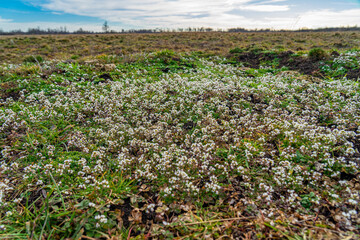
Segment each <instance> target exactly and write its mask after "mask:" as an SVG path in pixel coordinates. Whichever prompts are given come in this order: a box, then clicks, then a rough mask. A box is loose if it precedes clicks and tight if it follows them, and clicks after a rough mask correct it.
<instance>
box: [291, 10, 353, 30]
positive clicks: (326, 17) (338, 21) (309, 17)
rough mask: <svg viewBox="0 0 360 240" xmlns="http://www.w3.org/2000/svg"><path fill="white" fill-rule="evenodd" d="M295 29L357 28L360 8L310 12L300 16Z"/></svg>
mask: <svg viewBox="0 0 360 240" xmlns="http://www.w3.org/2000/svg"><path fill="white" fill-rule="evenodd" d="M299 18H300V20H299V21H298V23H297V25H296V26H295V27H297V28H299V27H308V28H319V27H338V26H355V25H359V24H360V8H357V9H351V10H344V11H338V12H336V11H330V10H321V11H309V12H306V13H304V14H302V15H300V16H299Z"/></svg>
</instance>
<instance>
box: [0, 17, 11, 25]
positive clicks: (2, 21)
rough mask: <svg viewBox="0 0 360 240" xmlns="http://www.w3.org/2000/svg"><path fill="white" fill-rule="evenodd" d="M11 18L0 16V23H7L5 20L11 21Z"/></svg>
mask: <svg viewBox="0 0 360 240" xmlns="http://www.w3.org/2000/svg"><path fill="white" fill-rule="evenodd" d="M11 21H12V19H4V18H2V17H1V16H0V23H7V22H11Z"/></svg>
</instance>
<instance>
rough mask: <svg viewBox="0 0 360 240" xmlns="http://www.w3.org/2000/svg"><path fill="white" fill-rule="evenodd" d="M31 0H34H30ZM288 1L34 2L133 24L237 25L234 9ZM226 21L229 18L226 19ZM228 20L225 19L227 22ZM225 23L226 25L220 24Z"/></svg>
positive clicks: (270, 7)
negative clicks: (232, 12) (220, 23)
mask: <svg viewBox="0 0 360 240" xmlns="http://www.w3.org/2000/svg"><path fill="white" fill-rule="evenodd" d="M30 1H31V0H30ZM284 1H286V0H264V1H260V2H259V1H256V2H257V3H255V2H254V0H224V1H219V0H131V1H130V0H102V1H98V0H46V1H42V2H41V3H39V2H38V0H37V1H36V2H33V3H34V4H37V5H39V6H41V7H43V8H44V9H47V10H51V11H58V12H65V13H70V14H76V15H81V16H91V17H98V18H101V19H104V20H105V19H106V20H108V21H110V22H117V23H121V24H123V25H125V26H129V27H174V26H178V27H184V26H212V27H229V26H234V25H235V24H234V23H235V22H236V21H237V20H243V18H241V17H239V16H237V17H236V16H232V17H231V18H230V17H229V16H228V15H227V14H226V13H227V12H229V11H231V10H234V9H245V10H248V11H257V12H277V11H287V10H289V7H288V6H287V5H279V2H284ZM225 20H226V21H225ZM224 21H225V22H224ZM219 22H222V23H223V25H221V26H220V25H219V24H218V23H219Z"/></svg>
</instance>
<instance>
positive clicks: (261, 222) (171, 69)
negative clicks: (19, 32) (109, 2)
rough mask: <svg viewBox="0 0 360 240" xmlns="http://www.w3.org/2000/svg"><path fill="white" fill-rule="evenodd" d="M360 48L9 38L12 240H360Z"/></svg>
mask: <svg viewBox="0 0 360 240" xmlns="http://www.w3.org/2000/svg"><path fill="white" fill-rule="evenodd" d="M359 35H360V33H359V32H354V33H351V32H349V33H342V32H341V33H255V34H253V33H247V34H243V33H241V34H240V33H166V34H134V35H98V36H95V35H89V36H85V35H83V36H81V35H80V36H73V35H71V36H27V37H24V36H20V37H19V36H15V37H2V38H0V44H1V45H0V49H2V50H3V52H1V53H0V58H1V59H2V61H3V63H2V64H1V65H0V148H1V154H0V238H10V239H173V238H176V239H220V238H221V239H267V238H277V239H279V238H282V239H359V237H360V235H359V234H360V212H359V211H360V207H359V201H360V194H359V192H360V171H359V170H360V82H359V77H360V46H359V44H360V43H359V40H358V39H360V36H359ZM159 39H160V40H159Z"/></svg>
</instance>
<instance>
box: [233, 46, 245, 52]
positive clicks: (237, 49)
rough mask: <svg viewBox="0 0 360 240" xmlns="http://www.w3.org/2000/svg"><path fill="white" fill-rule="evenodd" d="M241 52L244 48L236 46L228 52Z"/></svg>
mask: <svg viewBox="0 0 360 240" xmlns="http://www.w3.org/2000/svg"><path fill="white" fill-rule="evenodd" d="M242 52H244V50H243V49H241V48H238V47H236V48H233V49H230V51H229V53H242Z"/></svg>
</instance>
